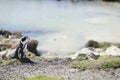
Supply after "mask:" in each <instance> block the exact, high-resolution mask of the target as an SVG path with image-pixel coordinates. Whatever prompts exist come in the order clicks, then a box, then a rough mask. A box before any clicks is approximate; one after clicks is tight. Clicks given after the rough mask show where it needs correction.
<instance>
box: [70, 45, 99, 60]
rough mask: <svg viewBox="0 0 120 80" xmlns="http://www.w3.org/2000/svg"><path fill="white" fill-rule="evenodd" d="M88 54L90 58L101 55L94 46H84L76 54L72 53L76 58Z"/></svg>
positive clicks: (73, 57)
mask: <svg viewBox="0 0 120 80" xmlns="http://www.w3.org/2000/svg"><path fill="white" fill-rule="evenodd" d="M82 55H84V56H86V57H87V58H88V59H98V57H99V55H98V52H97V51H96V50H95V49H94V48H92V47H89V48H82V49H81V50H80V51H78V52H76V53H75V54H73V55H71V56H70V57H71V58H72V59H76V58H77V57H78V56H82Z"/></svg>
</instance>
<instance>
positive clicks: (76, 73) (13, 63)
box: [0, 33, 120, 80]
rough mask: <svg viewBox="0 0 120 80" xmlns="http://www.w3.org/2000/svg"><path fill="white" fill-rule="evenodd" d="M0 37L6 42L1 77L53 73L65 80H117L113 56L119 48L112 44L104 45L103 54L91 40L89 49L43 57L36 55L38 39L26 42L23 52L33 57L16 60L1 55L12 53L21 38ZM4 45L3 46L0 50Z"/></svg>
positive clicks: (119, 73) (13, 79)
mask: <svg viewBox="0 0 120 80" xmlns="http://www.w3.org/2000/svg"><path fill="white" fill-rule="evenodd" d="M2 34H3V33H2ZM7 36H11V33H10V35H8V34H7ZM2 40H3V41H4V42H5V45H3V44H0V49H1V51H0V57H1V59H0V80H19V79H21V80H27V78H29V77H34V76H36V75H47V76H53V77H58V78H63V79H64V80H119V79H120V59H119V56H116V55H119V53H120V49H119V48H117V47H115V46H112V47H110V48H107V49H106V50H105V51H104V53H102V52H101V51H100V52H99V50H96V49H94V48H93V47H95V48H96V46H95V45H97V47H98V43H96V42H94V41H92V43H91V41H90V42H89V43H87V44H88V45H87V47H88V48H87V47H86V48H83V49H81V50H80V51H78V52H76V53H75V54H73V55H71V56H68V57H69V58H43V57H40V56H38V54H37V49H36V48H37V45H38V41H36V40H32V41H30V42H29V44H28V47H27V48H26V49H27V51H25V53H27V54H28V53H30V54H31V55H32V54H34V56H32V58H30V57H29V56H27V58H24V59H19V60H18V59H11V58H9V59H4V58H3V57H4V56H6V57H7V58H8V56H9V53H14V51H15V48H16V47H17V44H18V43H19V40H20V38H18V37H14V38H13V39H11V38H10V37H6V36H4V35H2ZM6 45H9V47H6ZM13 45H14V46H13ZM93 45H94V46H93ZM91 46H92V48H91ZM3 47H4V48H5V49H2V48H3ZM6 51H7V53H6ZM98 52H99V54H98ZM111 52H112V53H111ZM113 52H114V55H115V56H114V55H113V57H109V56H107V57H106V56H105V57H102V59H101V58H100V56H103V55H104V54H107V55H111V54H113ZM30 54H28V55H30ZM9 57H10V56H9ZM91 58H92V59H91ZM71 65H72V66H71ZM102 66H104V67H102ZM104 68H107V69H109V71H105V70H104ZM80 70H81V71H80Z"/></svg>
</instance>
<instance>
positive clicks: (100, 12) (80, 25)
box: [0, 0, 120, 53]
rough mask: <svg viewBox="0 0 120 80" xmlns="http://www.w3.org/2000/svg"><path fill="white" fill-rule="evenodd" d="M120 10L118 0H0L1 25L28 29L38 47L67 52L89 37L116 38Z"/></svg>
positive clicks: (28, 33)
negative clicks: (37, 42) (108, 0)
mask: <svg viewBox="0 0 120 80" xmlns="http://www.w3.org/2000/svg"><path fill="white" fill-rule="evenodd" d="M119 13H120V5H119V3H103V2H102V3H100V2H81V1H80V2H78V3H71V2H70V1H68V0H65V1H56V0H1V1H0V27H1V28H4V29H9V30H20V31H25V32H27V33H25V35H29V36H31V37H33V38H34V39H37V40H39V45H40V46H39V48H38V49H39V50H43V51H49V52H56V53H58V52H59V53H64V52H65V53H69V52H74V51H77V50H78V49H80V47H81V46H82V45H84V43H85V42H86V41H87V40H90V39H94V40H97V41H117V42H119V40H120V38H119V37H120V34H119V30H120V27H119V26H120V23H119V21H120V14H119ZM28 31H29V32H28ZM36 31H37V32H36Z"/></svg>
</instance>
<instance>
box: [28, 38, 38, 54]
mask: <svg viewBox="0 0 120 80" xmlns="http://www.w3.org/2000/svg"><path fill="white" fill-rule="evenodd" d="M37 46H38V41H37V40H32V41H30V42H29V43H28V45H27V49H28V51H30V52H32V53H34V54H35V55H36V56H39V54H38V52H37Z"/></svg>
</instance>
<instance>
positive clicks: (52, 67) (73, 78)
mask: <svg viewBox="0 0 120 80" xmlns="http://www.w3.org/2000/svg"><path fill="white" fill-rule="evenodd" d="M73 61H74V60H71V59H54V60H53V59H39V58H33V59H31V60H27V59H26V60H25V61H24V63H14V64H10V65H8V66H0V80H9V79H11V78H28V77H32V76H35V75H41V74H44V75H48V76H55V77H60V78H64V79H65V80H120V69H116V70H111V71H109V72H105V71H99V70H85V71H83V72H78V71H77V70H76V69H73V68H70V67H69V64H70V63H71V62H73Z"/></svg>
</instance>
